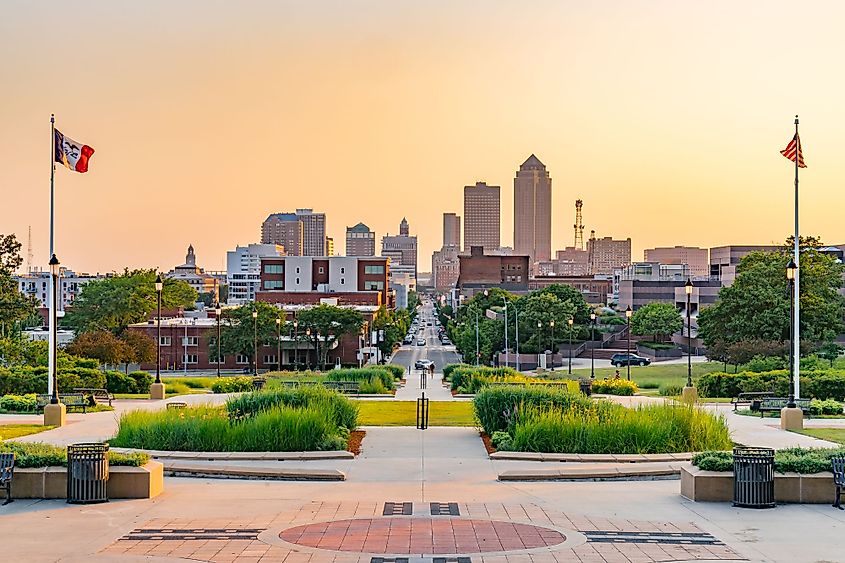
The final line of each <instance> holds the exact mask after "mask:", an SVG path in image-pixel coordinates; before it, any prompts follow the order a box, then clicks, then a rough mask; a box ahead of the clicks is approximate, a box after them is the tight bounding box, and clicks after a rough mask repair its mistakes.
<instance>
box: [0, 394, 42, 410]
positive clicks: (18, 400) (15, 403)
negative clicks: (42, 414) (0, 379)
mask: <svg viewBox="0 0 845 563" xmlns="http://www.w3.org/2000/svg"><path fill="white" fill-rule="evenodd" d="M0 409H3V410H4V411H11V412H35V411H36V410H37V403H36V400H35V393H27V394H26V395H3V396H2V397H0Z"/></svg>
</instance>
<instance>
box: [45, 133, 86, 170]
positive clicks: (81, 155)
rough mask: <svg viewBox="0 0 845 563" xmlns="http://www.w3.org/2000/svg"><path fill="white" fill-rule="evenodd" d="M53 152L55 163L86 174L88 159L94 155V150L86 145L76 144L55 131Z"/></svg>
mask: <svg viewBox="0 0 845 563" xmlns="http://www.w3.org/2000/svg"><path fill="white" fill-rule="evenodd" d="M53 152H54V153H55V156H54V159H55V161H56V162H59V163H61V164H64V165H65V166H67V167H68V168H70V169H71V170H76V171H77V172H88V159H90V158H91V155H92V154H94V149H92V148H91V147H89V146H88V145H83V144H82V143H77V142H76V141H74V140H73V139H71V138H70V137H67V136H65V135H63V134H62V133H61V132H60V131H59V130H58V129H56V130H55V136H54V139H53Z"/></svg>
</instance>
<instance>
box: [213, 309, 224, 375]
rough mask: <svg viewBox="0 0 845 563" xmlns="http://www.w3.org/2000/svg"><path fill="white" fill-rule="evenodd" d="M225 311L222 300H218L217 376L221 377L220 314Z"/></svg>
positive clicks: (216, 312) (215, 315)
mask: <svg viewBox="0 0 845 563" xmlns="http://www.w3.org/2000/svg"><path fill="white" fill-rule="evenodd" d="M221 313H223V309H222V308H221V307H220V302H219V301H218V302H217V303H215V305H214V317H215V318H216V320H217V377H220V314H221Z"/></svg>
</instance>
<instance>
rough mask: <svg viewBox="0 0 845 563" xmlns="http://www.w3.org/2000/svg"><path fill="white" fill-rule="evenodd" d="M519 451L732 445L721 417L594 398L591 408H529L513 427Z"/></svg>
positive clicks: (684, 408)
mask: <svg viewBox="0 0 845 563" xmlns="http://www.w3.org/2000/svg"><path fill="white" fill-rule="evenodd" d="M511 435H512V436H513V447H514V449H516V450H518V451H533V452H555V453H628V454H636V453H670V452H688V451H700V450H706V449H724V448H727V447H730V446H731V439H730V433H729V431H728V426H727V423H726V422H725V420H724V418H723V417H722V416H716V415H714V414H711V413H710V412H708V411H705V410H702V409H698V408H696V407H694V406H688V405H670V404H661V405H648V406H641V407H638V408H637V409H627V408H625V407H622V406H621V405H618V404H614V403H610V402H605V401H592V402H591V403H590V405H589V407H587V408H583V407H580V408H579V407H576V408H571V409H555V408H548V407H530V408H526V409H525V410H523V411H522V412H521V413H520V414H519V417H518V420H517V421H516V423H515V424H514V426H513V430H512V431H511Z"/></svg>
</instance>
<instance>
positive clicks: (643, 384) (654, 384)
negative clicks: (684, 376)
mask: <svg viewBox="0 0 845 563" xmlns="http://www.w3.org/2000/svg"><path fill="white" fill-rule="evenodd" d="M637 385H639V387H640V389H659V388H660V382H659V381H640V382H639V383H638V384H637Z"/></svg>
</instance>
